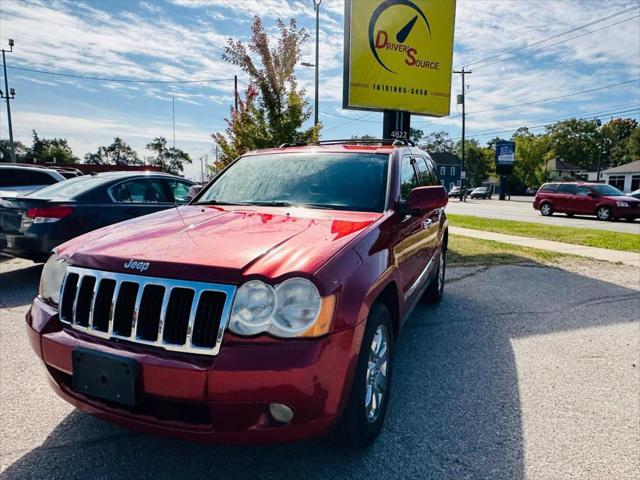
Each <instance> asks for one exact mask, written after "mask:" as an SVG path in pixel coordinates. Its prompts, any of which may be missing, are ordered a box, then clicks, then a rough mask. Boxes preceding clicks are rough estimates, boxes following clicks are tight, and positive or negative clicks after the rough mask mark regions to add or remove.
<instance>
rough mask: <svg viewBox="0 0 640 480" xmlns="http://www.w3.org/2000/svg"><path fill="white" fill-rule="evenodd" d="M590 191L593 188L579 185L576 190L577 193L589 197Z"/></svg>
mask: <svg viewBox="0 0 640 480" xmlns="http://www.w3.org/2000/svg"><path fill="white" fill-rule="evenodd" d="M590 193H591V190H590V189H589V188H587V187H578V189H577V190H576V195H578V196H581V197H588V196H589V194H590Z"/></svg>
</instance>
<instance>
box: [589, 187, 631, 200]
mask: <svg viewBox="0 0 640 480" xmlns="http://www.w3.org/2000/svg"><path fill="white" fill-rule="evenodd" d="M591 188H593V190H594V191H596V192H598V193H599V194H600V195H607V196H611V197H619V196H622V195H624V193H622V192H621V191H620V190H618V189H617V188H616V187H612V186H611V185H593V186H592V187H591Z"/></svg>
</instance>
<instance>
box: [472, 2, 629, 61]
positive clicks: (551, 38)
mask: <svg viewBox="0 0 640 480" xmlns="http://www.w3.org/2000/svg"><path fill="white" fill-rule="evenodd" d="M638 8H640V6H638V5H636V6H634V7H631V8H627V9H625V10H621V11H619V12H616V13H613V14H611V15H608V16H606V17H602V18H599V19H597V20H593V21H591V22H589V23H585V24H584V25H580V26H578V27H574V28H572V29H570V30H567V31H566V32H562V33H558V34H556V35H552V36H550V37H546V38H543V39H540V40H537V41H535V42H532V43H528V44H526V45H523V46H522V47H518V48H513V49H510V50H505V51H503V52H500V53H497V54H494V55H491V56H489V57H486V58H483V59H480V60H476V61H473V62H469V63H467V64H465V65H464V66H465V67H469V66H471V65H477V64H479V63H484V62H487V61H489V60H494V59H496V58H499V57H502V56H504V55H508V54H510V53H514V52H519V51H521V50H525V49H527V48H531V47H535V46H536V45H540V44H541V43H544V42H547V41H549V40H553V39H554V38H559V37H562V36H564V35H568V34H569V33H573V32H577V31H578V30H582V29H583V28H588V27H590V26H592V25H595V24H597V23H600V22H604V21H607V20H610V19H612V18H615V17H618V16H620V15H624V14H625V13H629V12H632V11H633V10H636V9H638Z"/></svg>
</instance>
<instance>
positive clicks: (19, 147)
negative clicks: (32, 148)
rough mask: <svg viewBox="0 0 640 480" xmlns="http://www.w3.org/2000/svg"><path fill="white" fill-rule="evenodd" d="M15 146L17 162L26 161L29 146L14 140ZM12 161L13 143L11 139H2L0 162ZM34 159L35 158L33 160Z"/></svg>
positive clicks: (0, 143)
mask: <svg viewBox="0 0 640 480" xmlns="http://www.w3.org/2000/svg"><path fill="white" fill-rule="evenodd" d="M13 146H14V148H15V150H16V161H17V162H26V161H27V158H26V155H27V152H28V148H27V147H26V146H25V144H24V143H22V142H20V141H18V140H14V142H13ZM10 161H11V144H10V142H9V140H4V139H3V140H0V162H5V163H6V162H10ZM32 161H33V160H32Z"/></svg>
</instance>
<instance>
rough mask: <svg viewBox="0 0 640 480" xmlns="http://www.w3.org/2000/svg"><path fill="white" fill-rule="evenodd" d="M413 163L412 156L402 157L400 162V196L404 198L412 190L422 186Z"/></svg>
mask: <svg viewBox="0 0 640 480" xmlns="http://www.w3.org/2000/svg"><path fill="white" fill-rule="evenodd" d="M413 163H414V162H413V159H412V158H411V157H409V156H406V157H402V162H401V163H400V196H401V197H402V198H407V196H408V195H409V192H410V191H411V190H413V189H414V188H416V187H419V186H420V182H419V181H418V177H417V175H416V171H415V169H414V167H413Z"/></svg>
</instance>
